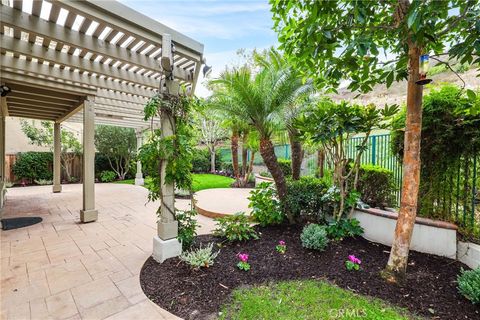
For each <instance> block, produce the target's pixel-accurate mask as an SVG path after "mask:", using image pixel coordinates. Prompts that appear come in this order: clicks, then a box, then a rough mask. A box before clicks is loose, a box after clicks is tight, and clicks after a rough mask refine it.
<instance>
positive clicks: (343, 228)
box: [326, 219, 363, 240]
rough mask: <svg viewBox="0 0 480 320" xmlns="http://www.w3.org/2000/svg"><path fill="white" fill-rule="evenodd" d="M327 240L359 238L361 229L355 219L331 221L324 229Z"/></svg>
mask: <svg viewBox="0 0 480 320" xmlns="http://www.w3.org/2000/svg"><path fill="white" fill-rule="evenodd" d="M326 231H327V235H328V238H330V239H332V240H342V239H344V238H349V237H356V236H361V235H362V234H363V228H362V227H361V226H360V221H358V220H357V219H341V220H339V221H332V222H330V223H329V224H328V226H327V227H326Z"/></svg>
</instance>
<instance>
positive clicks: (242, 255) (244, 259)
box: [237, 253, 248, 262]
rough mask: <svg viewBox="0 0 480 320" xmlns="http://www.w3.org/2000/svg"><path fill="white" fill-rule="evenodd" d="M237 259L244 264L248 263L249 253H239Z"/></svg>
mask: <svg viewBox="0 0 480 320" xmlns="http://www.w3.org/2000/svg"><path fill="white" fill-rule="evenodd" d="M237 257H238V259H240V261H242V262H247V261H248V254H247V253H239V254H237Z"/></svg>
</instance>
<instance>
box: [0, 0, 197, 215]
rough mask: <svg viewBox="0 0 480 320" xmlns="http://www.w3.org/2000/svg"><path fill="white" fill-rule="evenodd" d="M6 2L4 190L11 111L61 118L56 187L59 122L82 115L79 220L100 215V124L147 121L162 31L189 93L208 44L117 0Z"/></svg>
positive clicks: (0, 62) (1, 66)
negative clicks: (7, 123)
mask: <svg viewBox="0 0 480 320" xmlns="http://www.w3.org/2000/svg"><path fill="white" fill-rule="evenodd" d="M0 8H1V10H0V11H1V13H0V51H1V54H0V86H1V87H0V89H1V92H2V98H1V116H2V120H1V128H0V135H1V139H0V142H1V143H0V152H1V154H0V158H1V159H2V163H1V165H0V170H1V183H2V190H3V184H4V181H3V180H4V176H5V174H4V173H5V172H4V171H5V169H4V167H5V164H4V158H5V157H4V154H5V116H14V117H23V118H31V119H40V120H50V121H54V122H55V130H54V140H55V143H54V144H55V148H54V187H53V190H54V192H60V191H61V185H60V130H61V129H60V128H61V127H60V124H61V123H62V122H63V121H66V120H68V121H73V122H83V124H84V135H83V137H84V161H83V162H84V170H83V171H84V177H83V178H84V179H83V183H84V189H83V190H84V191H83V209H82V211H81V212H82V214H81V219H82V221H92V220H95V219H96V217H97V216H96V215H97V213H96V210H95V205H94V152H95V150H94V144H93V137H94V125H95V123H97V124H108V125H117V126H123V127H131V128H135V129H137V131H138V132H141V131H142V130H143V129H145V128H146V127H148V123H146V122H144V120H143V107H144V105H145V103H146V102H147V100H148V99H149V98H150V97H152V96H153V95H154V94H155V93H156V92H157V91H158V89H159V85H160V82H161V79H162V77H164V75H163V73H162V68H161V67H160V58H161V57H162V41H163V40H164V37H165V36H167V37H168V38H171V44H172V45H171V46H172V47H171V51H172V52H173V74H174V81H175V82H176V83H178V84H180V85H182V86H183V87H184V88H185V90H187V91H189V92H194V90H195V84H196V81H197V79H198V75H199V71H200V69H201V64H202V59H203V45H202V44H201V43H199V42H197V41H195V40H193V39H191V38H189V37H187V36H185V35H183V34H181V33H179V32H177V31H175V30H173V29H171V28H169V27H167V26H165V25H163V24H161V23H159V22H157V21H155V20H153V19H151V18H149V17H147V16H145V15H143V14H141V13H139V12H137V11H135V10H133V9H131V8H129V7H127V6H125V5H123V4H121V3H118V2H116V1H111V0H108V1H105V0H83V1H71V0H54V1H53V0H52V1H43V0H33V1H21V0H1V7H0ZM82 110H83V112H80V111H82ZM2 156H3V157H2ZM3 195H4V192H3V191H2V192H1V199H0V200H1V203H0V206H2V205H3Z"/></svg>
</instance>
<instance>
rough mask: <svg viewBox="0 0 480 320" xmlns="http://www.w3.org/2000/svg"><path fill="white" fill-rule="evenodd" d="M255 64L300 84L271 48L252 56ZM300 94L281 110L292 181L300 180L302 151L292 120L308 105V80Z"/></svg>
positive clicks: (284, 60) (278, 53)
mask: <svg viewBox="0 0 480 320" xmlns="http://www.w3.org/2000/svg"><path fill="white" fill-rule="evenodd" d="M254 58H255V61H256V64H257V65H259V66H261V67H263V68H270V69H273V71H274V72H282V71H283V72H285V73H288V74H289V77H290V79H291V80H292V81H293V82H294V83H295V84H297V85H298V84H301V83H302V81H301V78H300V76H299V75H298V73H296V72H295V71H294V70H292V69H291V67H290V66H289V64H288V61H287V60H286V59H285V58H284V56H283V55H281V54H280V52H278V51H277V50H275V49H274V48H271V49H270V50H269V51H267V52H266V53H265V54H259V53H256V54H254ZM302 91H303V92H302V94H299V95H297V99H294V100H292V101H291V103H288V104H285V105H284V107H283V109H282V110H281V113H282V117H283V119H284V121H285V122H284V126H285V129H286V130H287V133H288V139H289V141H290V151H291V159H292V164H291V166H292V179H293V180H298V179H300V170H301V165H302V160H303V156H304V151H303V148H302V144H301V142H300V139H299V134H300V133H299V132H298V130H297V129H296V128H295V127H294V126H293V122H294V120H295V119H296V118H297V116H298V115H299V114H300V113H301V111H302V110H303V109H304V108H305V107H306V106H307V105H308V104H309V101H308V99H307V98H308V94H310V93H312V92H313V84H312V82H311V81H310V80H308V81H306V82H305V83H304V84H303V85H302Z"/></svg>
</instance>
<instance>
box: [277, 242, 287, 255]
mask: <svg viewBox="0 0 480 320" xmlns="http://www.w3.org/2000/svg"><path fill="white" fill-rule="evenodd" d="M275 249H276V250H277V252H278V253H281V254H285V252H287V245H286V244H285V241H283V240H280V241H278V244H277V246H276V247H275Z"/></svg>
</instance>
